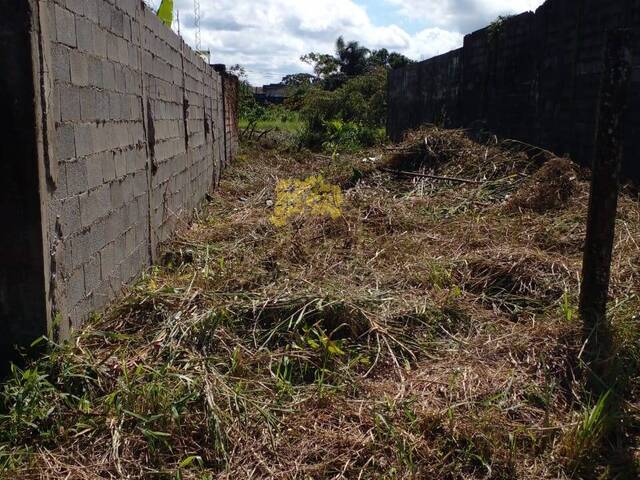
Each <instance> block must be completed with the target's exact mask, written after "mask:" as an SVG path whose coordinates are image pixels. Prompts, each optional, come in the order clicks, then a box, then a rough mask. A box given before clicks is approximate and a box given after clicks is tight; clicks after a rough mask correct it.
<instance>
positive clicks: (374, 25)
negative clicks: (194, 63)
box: [148, 0, 544, 85]
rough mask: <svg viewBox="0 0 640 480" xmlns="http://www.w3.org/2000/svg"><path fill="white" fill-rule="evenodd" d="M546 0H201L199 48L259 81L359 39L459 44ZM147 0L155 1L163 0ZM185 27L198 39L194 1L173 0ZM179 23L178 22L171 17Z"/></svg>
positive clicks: (396, 44) (419, 55) (414, 49)
mask: <svg viewBox="0 0 640 480" xmlns="http://www.w3.org/2000/svg"><path fill="white" fill-rule="evenodd" d="M543 1H544V0H200V3H201V31H202V34H201V36H202V47H203V49H205V50H206V49H209V50H211V57H212V58H211V62H212V63H224V64H227V65H233V64H236V63H238V64H240V65H242V66H244V67H245V69H246V70H247V73H248V76H249V81H250V82H251V83H252V84H254V85H262V84H265V83H276V82H278V81H280V79H281V78H282V77H283V76H284V75H287V74H290V73H298V72H310V71H311V67H310V66H309V65H306V64H305V63H303V62H302V61H301V60H300V57H301V56H302V55H304V54H305V53H308V52H311V51H314V52H321V53H332V52H333V50H334V44H335V40H336V39H337V38H338V36H340V35H343V36H344V38H345V40H357V41H359V42H361V43H362V44H364V45H365V46H366V47H368V48H371V49H378V48H383V47H384V48H387V49H388V50H390V51H397V52H400V53H403V54H404V55H407V56H408V57H410V58H412V59H414V60H424V59H427V58H430V57H433V56H435V55H439V54H441V53H446V52H448V51H449V50H452V49H454V48H458V47H460V46H462V41H463V38H464V35H465V34H467V33H470V32H472V31H474V30H477V29H479V28H482V27H484V26H486V25H488V24H489V23H491V22H492V21H493V20H495V19H496V18H497V17H498V16H499V15H506V14H514V13H521V12H524V11H527V10H535V9H536V8H537V7H538V6H540V5H541V4H542V3H543ZM148 3H151V4H152V5H158V4H159V3H160V0H150V1H149V2H148ZM175 4H176V9H177V10H179V12H180V31H181V34H182V36H183V37H184V38H185V40H186V41H187V43H189V44H190V45H192V46H193V45H194V40H195V30H194V28H193V26H194V15H193V11H194V10H193V0H175ZM174 30H177V22H174Z"/></svg>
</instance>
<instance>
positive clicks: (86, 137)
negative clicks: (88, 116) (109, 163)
mask: <svg viewBox="0 0 640 480" xmlns="http://www.w3.org/2000/svg"><path fill="white" fill-rule="evenodd" d="M92 130H93V129H92V126H91V125H88V124H79V125H76V126H75V136H76V154H77V155H78V157H84V156H86V155H91V154H92V153H95V152H94V148H93V132H92Z"/></svg>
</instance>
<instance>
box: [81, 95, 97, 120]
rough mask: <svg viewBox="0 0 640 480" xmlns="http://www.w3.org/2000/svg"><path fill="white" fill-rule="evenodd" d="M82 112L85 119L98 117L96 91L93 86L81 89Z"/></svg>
mask: <svg viewBox="0 0 640 480" xmlns="http://www.w3.org/2000/svg"><path fill="white" fill-rule="evenodd" d="M80 114H81V117H82V120H84V121H92V120H95V119H96V118H97V105H96V91H95V90H93V89H92V88H82V89H81V90H80Z"/></svg>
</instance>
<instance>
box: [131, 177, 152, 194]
mask: <svg viewBox="0 0 640 480" xmlns="http://www.w3.org/2000/svg"><path fill="white" fill-rule="evenodd" d="M147 188H148V186H147V175H146V173H145V172H140V173H137V174H135V178H134V187H133V191H134V195H135V196H136V197H139V196H141V195H144V194H145V193H146V192H147Z"/></svg>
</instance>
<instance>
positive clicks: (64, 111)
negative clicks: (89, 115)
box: [56, 85, 80, 122]
mask: <svg viewBox="0 0 640 480" xmlns="http://www.w3.org/2000/svg"><path fill="white" fill-rule="evenodd" d="M56 88H57V89H58V91H59V92H58V95H59V98H60V119H61V120H62V121H63V122H77V121H79V120H80V92H79V90H78V89H77V88H76V87H73V86H67V85H58V86H57V87H56Z"/></svg>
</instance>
